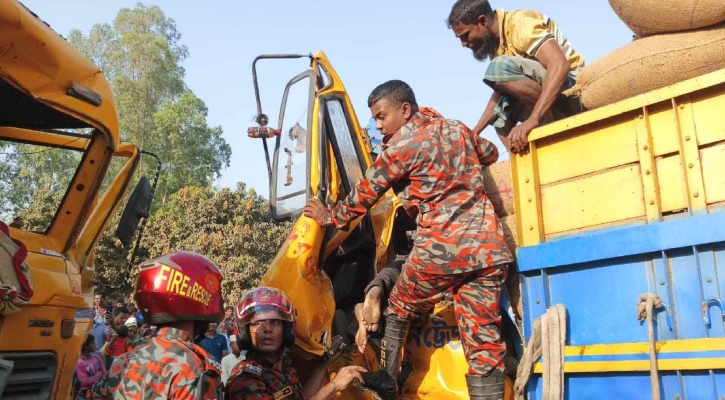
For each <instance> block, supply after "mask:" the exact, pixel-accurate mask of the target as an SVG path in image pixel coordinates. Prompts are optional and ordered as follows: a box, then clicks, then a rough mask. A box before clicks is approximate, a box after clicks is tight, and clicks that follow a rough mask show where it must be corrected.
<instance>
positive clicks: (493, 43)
mask: <svg viewBox="0 0 725 400" xmlns="http://www.w3.org/2000/svg"><path fill="white" fill-rule="evenodd" d="M496 50H498V40H497V38H496V37H495V36H493V35H487V36H486V37H484V38H483V40H482V41H481V42H480V43H479V44H478V45H477V46H476V47H474V48H472V49H471V51H472V52H473V58H475V59H476V60H478V61H486V60H487V59H488V58H490V57H493V56H494V55H496Z"/></svg>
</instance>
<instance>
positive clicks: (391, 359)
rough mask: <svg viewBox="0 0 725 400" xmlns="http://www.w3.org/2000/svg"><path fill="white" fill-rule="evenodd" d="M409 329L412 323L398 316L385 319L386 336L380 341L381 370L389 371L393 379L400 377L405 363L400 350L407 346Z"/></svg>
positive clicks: (388, 316) (389, 316)
mask: <svg viewBox="0 0 725 400" xmlns="http://www.w3.org/2000/svg"><path fill="white" fill-rule="evenodd" d="M409 328H410V322H408V321H407V320H404V319H402V318H400V317H398V316H397V315H392V314H391V315H387V316H386V317H385V336H384V337H383V340H381V341H380V369H383V370H385V371H388V373H390V375H391V376H392V377H393V378H395V377H397V376H398V371H400V364H401V363H402V362H403V356H402V355H401V352H400V350H401V349H402V348H403V345H404V344H405V338H406V337H407V336H408V329H409Z"/></svg>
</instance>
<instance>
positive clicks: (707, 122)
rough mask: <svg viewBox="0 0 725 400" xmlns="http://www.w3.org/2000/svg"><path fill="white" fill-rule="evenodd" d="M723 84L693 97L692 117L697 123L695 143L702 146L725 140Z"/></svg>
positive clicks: (724, 89)
mask: <svg viewBox="0 0 725 400" xmlns="http://www.w3.org/2000/svg"><path fill="white" fill-rule="evenodd" d="M724 105H725V84H723V85H718V86H715V87H712V88H708V89H706V90H703V91H701V92H698V93H696V94H695V95H693V101H692V115H693V116H694V118H695V121H697V143H698V144H699V145H700V146H702V145H706V144H710V143H715V142H719V141H721V140H723V139H725V118H723V110H725V106H724Z"/></svg>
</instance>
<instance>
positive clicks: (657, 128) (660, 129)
mask: <svg viewBox="0 0 725 400" xmlns="http://www.w3.org/2000/svg"><path fill="white" fill-rule="evenodd" d="M648 124H649V129H650V132H652V148H653V149H654V154H655V155H656V156H661V155H663V154H671V153H677V152H678V151H680V141H679V139H678V137H677V125H675V119H674V118H673V117H672V101H666V102H662V103H658V104H655V105H653V106H651V107H649V120H648Z"/></svg>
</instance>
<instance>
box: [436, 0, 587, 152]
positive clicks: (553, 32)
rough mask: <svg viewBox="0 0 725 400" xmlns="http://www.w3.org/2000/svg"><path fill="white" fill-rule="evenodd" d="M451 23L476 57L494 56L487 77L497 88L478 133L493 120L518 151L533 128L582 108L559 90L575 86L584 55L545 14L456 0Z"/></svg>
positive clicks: (508, 144)
mask: <svg viewBox="0 0 725 400" xmlns="http://www.w3.org/2000/svg"><path fill="white" fill-rule="evenodd" d="M448 27H449V28H451V29H452V30H453V32H454V33H455V34H456V37H457V38H458V39H459V40H460V41H461V44H462V45H463V46H464V47H467V48H469V49H471V51H473V57H474V58H476V59H477V60H479V61H484V60H486V59H487V58H488V59H490V60H491V62H490V64H489V65H488V69H487V70H486V75H485V76H484V78H483V81H484V83H486V84H487V85H489V86H490V87H491V89H493V91H494V92H493V95H492V96H491V99H490V100H489V101H488V105H487V106H486V110H485V111H484V113H483V115H482V116H481V119H480V120H479V121H478V123H477V124H476V126H475V127H474V128H473V132H474V133H475V134H477V135H478V134H480V133H481V132H482V131H483V129H484V128H486V126H488V125H491V124H493V126H494V128H496V132H497V133H498V135H499V137H501V141H502V142H503V143H504V144H505V145H506V147H508V148H510V149H511V150H512V151H514V152H519V151H522V150H523V149H524V148H525V147H526V144H527V137H528V135H529V133H530V132H531V131H532V130H533V129H534V128H536V127H538V126H539V125H541V124H543V123H548V122H552V121H554V120H556V119H559V118H562V117H564V116H567V115H573V114H575V113H577V112H579V111H581V105H580V104H579V101H578V99H576V98H567V97H566V96H563V95H561V92H562V91H564V90H566V89H569V88H570V87H572V86H574V83H575V81H576V76H577V73H578V72H579V70H580V69H581V68H582V67H583V66H584V58H583V57H582V56H581V55H580V54H579V53H577V52H576V51H575V50H574V48H573V47H572V45H571V42H569V41H568V40H567V39H566V38H565V37H564V35H562V33H561V31H560V30H559V28H558V27H557V25H556V24H555V23H554V21H552V20H551V19H550V18H549V17H547V16H546V15H544V14H541V13H539V12H536V11H531V10H517V11H511V12H507V11H504V10H495V11H494V10H493V9H492V8H491V5H490V4H489V2H488V0H458V1H456V3H455V4H454V5H453V7H452V8H451V13H450V15H449V16H448ZM517 122H521V124H520V125H518V126H516V123H517Z"/></svg>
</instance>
